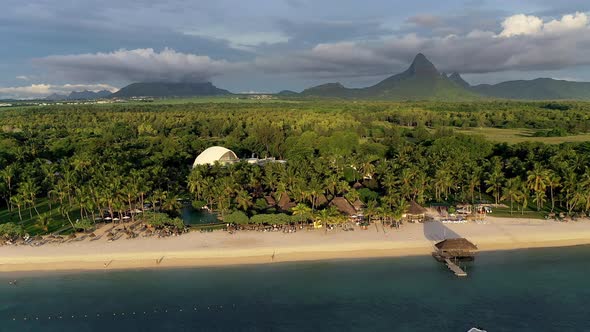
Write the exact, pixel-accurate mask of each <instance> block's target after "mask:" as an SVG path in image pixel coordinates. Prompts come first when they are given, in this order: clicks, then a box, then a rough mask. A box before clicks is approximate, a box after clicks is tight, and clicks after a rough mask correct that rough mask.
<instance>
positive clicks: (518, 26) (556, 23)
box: [499, 12, 589, 37]
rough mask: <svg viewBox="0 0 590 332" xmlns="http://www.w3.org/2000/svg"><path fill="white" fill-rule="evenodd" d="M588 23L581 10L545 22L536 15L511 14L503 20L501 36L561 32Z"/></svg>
mask: <svg viewBox="0 0 590 332" xmlns="http://www.w3.org/2000/svg"><path fill="white" fill-rule="evenodd" d="M588 23H589V20H588V16H587V15H586V14H585V13H580V12H576V13H575V14H569V15H564V16H563V17H562V18H561V20H551V21H549V22H544V21H543V20H542V19H541V18H539V17H536V16H527V15H523V14H519V15H514V16H510V17H508V18H506V19H505V20H504V22H502V27H503V28H504V30H502V32H501V33H500V35H499V36H500V37H514V36H520V35H541V34H544V33H545V34H561V33H566V32H570V31H574V30H580V29H584V28H586V27H587V26H588Z"/></svg>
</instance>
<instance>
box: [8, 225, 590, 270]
mask: <svg viewBox="0 0 590 332" xmlns="http://www.w3.org/2000/svg"><path fill="white" fill-rule="evenodd" d="M110 227H112V226H105V227H103V229H101V230H99V231H97V232H96V233H97V234H99V233H100V232H103V233H104V232H105V230H106V228H110ZM454 237H465V238H467V239H469V240H470V241H471V242H473V243H475V244H476V245H477V246H478V247H479V249H480V251H489V250H508V249H523V248H535V247H556V246H571V245H581V244H590V221H588V220H585V221H577V222H569V223H563V222H554V221H544V220H532V219H510V218H494V217H488V218H487V223H486V224H476V223H467V224H444V225H443V224H441V223H438V222H436V223H426V224H406V225H403V226H402V227H401V228H400V229H393V228H389V227H386V228H385V229H384V228H383V227H382V226H381V225H380V224H377V225H376V226H375V225H372V226H371V227H370V228H369V229H368V230H361V229H359V228H356V229H355V231H347V232H345V231H343V230H333V231H325V230H313V231H306V230H301V231H298V232H297V233H293V234H288V233H287V234H285V233H280V232H270V233H265V232H254V231H241V232H237V233H235V234H229V233H227V232H224V231H216V232H212V233H200V232H191V233H189V234H185V235H182V236H177V237H168V238H155V237H139V238H135V239H124V238H121V239H118V240H116V241H113V242H108V241H107V239H106V238H105V237H100V236H99V239H96V240H91V239H90V238H86V239H84V240H78V239H75V240H71V241H68V242H67V243H60V244H45V245H43V246H39V247H32V246H29V245H19V246H14V245H10V246H8V245H5V246H1V247H0V271H2V272H8V271H42V270H43V271H50V270H51V271H53V270H99V269H129V268H164V267H185V266H215V265H235V264H260V263H273V262H287V261H308V260H324V259H345V258H367V257H390V256H411V255H429V254H430V253H431V252H432V250H433V245H434V243H436V242H438V241H440V240H443V239H445V238H454Z"/></svg>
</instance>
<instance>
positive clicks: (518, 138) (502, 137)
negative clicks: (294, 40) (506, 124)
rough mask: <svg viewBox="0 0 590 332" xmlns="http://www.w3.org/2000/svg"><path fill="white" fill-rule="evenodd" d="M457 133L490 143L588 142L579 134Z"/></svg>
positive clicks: (586, 136) (587, 136)
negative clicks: (548, 135) (551, 135)
mask: <svg viewBox="0 0 590 332" xmlns="http://www.w3.org/2000/svg"><path fill="white" fill-rule="evenodd" d="M455 130H456V132H457V133H462V134H468V135H482V136H484V137H485V138H486V139H488V140H490V141H492V142H498V143H508V144H515V143H521V142H541V143H546V144H560V143H565V142H588V141H590V134H580V135H572V136H564V137H534V136H532V135H533V134H534V133H535V132H536V130H534V129H503V128H467V129H463V128H455Z"/></svg>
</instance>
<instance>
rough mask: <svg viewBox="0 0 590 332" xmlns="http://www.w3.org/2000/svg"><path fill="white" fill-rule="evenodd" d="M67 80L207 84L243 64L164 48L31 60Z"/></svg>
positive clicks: (122, 50) (57, 56) (56, 56)
mask: <svg viewBox="0 0 590 332" xmlns="http://www.w3.org/2000/svg"><path fill="white" fill-rule="evenodd" d="M34 62H35V63H37V64H40V65H44V66H46V67H48V68H50V69H52V70H54V71H56V72H58V73H59V74H61V75H63V76H65V77H66V78H68V79H70V80H75V81H81V82H100V81H113V80H116V81H126V82H206V81H209V80H210V79H211V78H212V77H215V76H219V75H222V74H224V73H227V72H231V71H235V70H238V69H241V67H242V64H239V63H231V62H228V61H225V60H214V59H211V58H210V57H208V56H203V55H196V54H190V53H181V52H177V51H175V50H173V49H169V48H165V49H164V50H162V51H160V52H157V51H154V49H152V48H144V49H134V50H125V49H121V50H117V51H114V52H110V53H94V54H76V55H55V56H48V57H45V58H41V59H36V60H35V61H34Z"/></svg>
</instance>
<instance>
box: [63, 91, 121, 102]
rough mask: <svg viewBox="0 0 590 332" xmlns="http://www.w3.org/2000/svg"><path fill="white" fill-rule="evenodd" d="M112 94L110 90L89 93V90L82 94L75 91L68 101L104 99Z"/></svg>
mask: <svg viewBox="0 0 590 332" xmlns="http://www.w3.org/2000/svg"><path fill="white" fill-rule="evenodd" d="M111 94H112V93H111V92H110V91H108V90H101V91H98V92H94V91H88V90H84V91H80V92H77V91H73V92H71V93H70V95H69V96H68V100H90V99H102V98H108V97H110V96H111Z"/></svg>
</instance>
